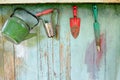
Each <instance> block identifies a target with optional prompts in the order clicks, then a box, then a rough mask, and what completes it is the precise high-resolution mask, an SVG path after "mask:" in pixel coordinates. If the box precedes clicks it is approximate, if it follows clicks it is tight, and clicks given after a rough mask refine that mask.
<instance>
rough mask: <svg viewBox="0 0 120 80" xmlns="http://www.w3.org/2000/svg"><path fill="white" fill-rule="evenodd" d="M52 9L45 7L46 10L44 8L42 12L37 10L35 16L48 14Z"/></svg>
mask: <svg viewBox="0 0 120 80" xmlns="http://www.w3.org/2000/svg"><path fill="white" fill-rule="evenodd" d="M53 10H54V9H47V10H44V11H42V12H39V13H37V14H36V16H37V17H39V16H42V15H45V14H49V13H52V12H53Z"/></svg>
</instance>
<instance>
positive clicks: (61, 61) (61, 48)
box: [59, 44, 64, 76]
mask: <svg viewBox="0 0 120 80" xmlns="http://www.w3.org/2000/svg"><path fill="white" fill-rule="evenodd" d="M63 49H64V46H63V44H60V53H59V54H60V76H61V74H62V72H63V67H64V56H63Z"/></svg>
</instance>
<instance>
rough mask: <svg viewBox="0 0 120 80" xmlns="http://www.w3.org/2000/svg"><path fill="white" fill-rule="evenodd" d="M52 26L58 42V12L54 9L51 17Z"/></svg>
mask: <svg viewBox="0 0 120 80" xmlns="http://www.w3.org/2000/svg"><path fill="white" fill-rule="evenodd" d="M51 20H52V25H53V29H54V33H55V38H56V39H57V40H59V38H60V11H59V9H55V10H54V11H53V13H52V15H51Z"/></svg>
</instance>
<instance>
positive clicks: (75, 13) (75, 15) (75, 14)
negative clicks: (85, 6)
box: [73, 6, 77, 17]
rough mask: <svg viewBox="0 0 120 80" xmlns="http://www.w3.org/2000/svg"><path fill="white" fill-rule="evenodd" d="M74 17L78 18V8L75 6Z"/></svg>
mask: <svg viewBox="0 0 120 80" xmlns="http://www.w3.org/2000/svg"><path fill="white" fill-rule="evenodd" d="M73 16H74V17H77V6H73Z"/></svg>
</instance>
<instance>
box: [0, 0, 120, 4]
mask: <svg viewBox="0 0 120 80" xmlns="http://www.w3.org/2000/svg"><path fill="white" fill-rule="evenodd" d="M24 3H120V0H29V1H28V0H0V4H24Z"/></svg>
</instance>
